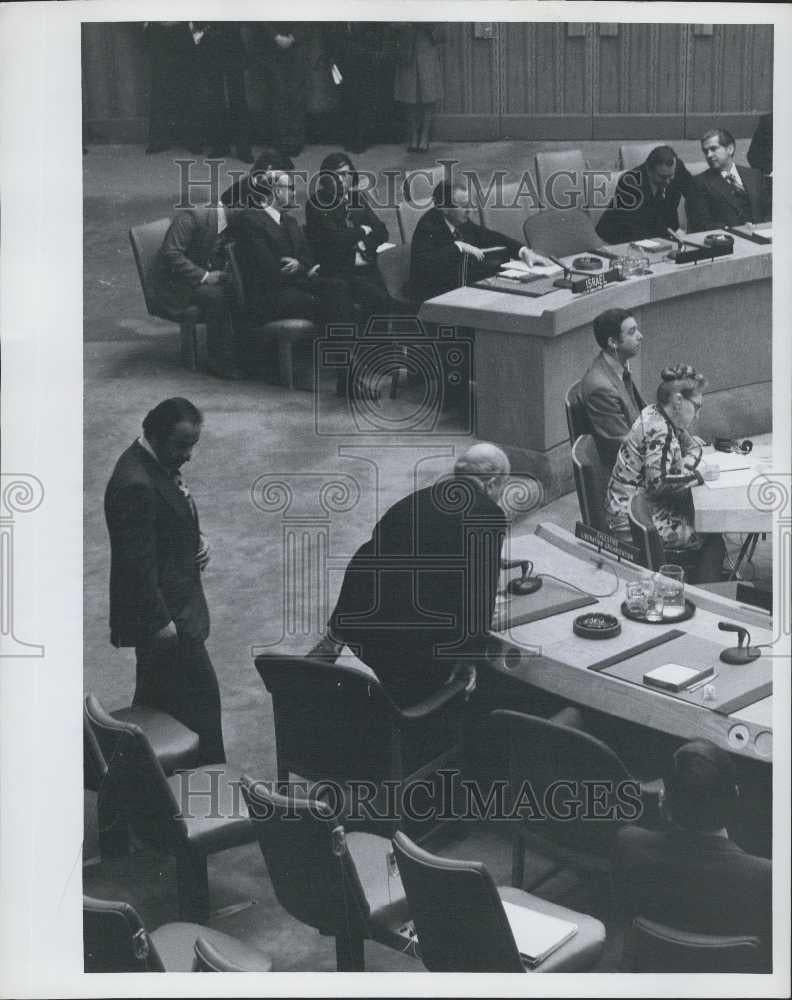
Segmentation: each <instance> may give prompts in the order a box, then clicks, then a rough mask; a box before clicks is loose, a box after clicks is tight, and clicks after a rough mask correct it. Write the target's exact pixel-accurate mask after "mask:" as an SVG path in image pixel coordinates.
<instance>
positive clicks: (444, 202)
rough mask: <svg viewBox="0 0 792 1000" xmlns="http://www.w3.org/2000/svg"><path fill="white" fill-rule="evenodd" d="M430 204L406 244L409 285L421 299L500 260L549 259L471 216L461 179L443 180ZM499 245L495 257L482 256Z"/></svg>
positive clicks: (481, 274)
mask: <svg viewBox="0 0 792 1000" xmlns="http://www.w3.org/2000/svg"><path fill="white" fill-rule="evenodd" d="M432 201H433V202H434V208H430V209H429V211H428V212H426V213H425V214H424V215H422V216H421V218H420V219H419V220H418V225H417V226H416V227H415V233H414V235H413V238H412V246H411V248H410V287H411V290H412V294H413V296H414V297H415V298H416V299H420V300H421V301H422V302H423V301H424V300H425V299H431V298H432V297H433V296H435V295H440V294H442V293H443V292H448V291H450V290H451V289H452V288H459V287H460V286H461V285H472V284H473V283H474V282H476V281H479V280H480V279H481V278H485V277H488V276H489V275H492V274H495V273H496V272H497V270H498V264H499V261H502V260H504V259H505V258H506V257H509V256H510V257H519V259H520V260H523V261H525V263H526V264H529V265H534V264H539V265H542V264H546V263H547V261H545V259H544V258H543V257H541V256H539V255H538V254H535V253H533V251H531V250H529V249H528V247H524V246H520V244H519V243H518V242H517V241H516V240H513V239H511V237H509V236H504V235H503V234H502V233H497V232H495V231H494V230H492V229H485V228H484V227H483V226H479V225H478V224H477V223H475V222H473V220H472V218H471V214H472V205H471V202H470V194H469V191H468V189H467V188H466V186H465V185H464V183H461V182H458V183H456V184H454V183H452V182H450V181H441V182H440V184H438V185H437V187H436V188H435V189H434V191H433V192H432ZM488 247H503V248H504V252H503V254H502V255H501V256H500V257H499V259H498V261H496V262H494V263H491V262H488V261H486V260H485V255H484V253H483V249H485V248H488Z"/></svg>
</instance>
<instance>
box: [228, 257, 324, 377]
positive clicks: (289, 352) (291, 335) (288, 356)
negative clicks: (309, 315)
mask: <svg viewBox="0 0 792 1000" xmlns="http://www.w3.org/2000/svg"><path fill="white" fill-rule="evenodd" d="M226 259H227V260H228V267H229V272H230V275H231V283H232V285H233V289H234V298H235V300H236V308H237V322H238V323H244V324H245V334H246V339H247V341H248V344H249V350H250V352H252V358H250V360H252V361H255V360H256V357H257V355H258V353H259V351H260V348H261V345H262V343H264V344H266V343H267V342H272V341H273V340H274V341H275V342H276V343H277V346H278V375H279V378H280V383H281V385H284V386H286V388H287V389H294V388H295V364H294V355H295V349H296V346H297V344H299V343H302V342H305V341H310V340H315V339H316V337H318V336H319V328H318V327H317V326H316V324H315V323H314V322H313V321H311V320H309V319H273V320H270V321H269V322H267V323H255V324H254V323H251V322H249V321H248V322H245V320H244V319H243V316H244V313H245V284H244V279H243V277H242V267H241V265H240V261H239V252H238V250H237V248H236V247H235V245H234V244H233V243H228V244H227V245H226ZM308 382H309V384H306V385H305V388H308V389H312V388H313V379H312V378H311V379H310V380H308Z"/></svg>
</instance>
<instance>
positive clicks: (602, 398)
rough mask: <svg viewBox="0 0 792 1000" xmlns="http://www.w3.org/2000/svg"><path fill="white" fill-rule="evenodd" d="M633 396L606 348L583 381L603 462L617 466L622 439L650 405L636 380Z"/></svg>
mask: <svg viewBox="0 0 792 1000" xmlns="http://www.w3.org/2000/svg"><path fill="white" fill-rule="evenodd" d="M633 390H634V395H632V396H631V395H630V393H629V392H628V391H627V387H626V386H625V384H624V382H622V380H621V379H620V378H619V376H618V374H617V373H616V372H615V371H614V370H613V368H612V367H611V365H609V364H608V362H607V361H606V360H605V358H604V357H603V355H602V351H600V353H599V354H598V355H597V357H596V358H594V361H593V362H592V363H591V367H590V368H589V370H588V371H587V372H586V374H585V375H584V376H583V379H582V381H581V384H580V398H581V400H582V402H583V405H584V406H585V407H586V412H587V413H588V416H589V420H590V421H591V424H592V427H593V428H594V438H595V440H596V442H597V450H598V451H599V453H600V458H601V459H602V463H603V465H606V466H607V468H609V469H611V468H613V465H614V463H615V461H616V456H617V454H618V453H619V447H620V445H621V442H622V438H623V437H624V436H625V434H626V433H627V431H629V429H630V428H631V427H632V425H633V424H634V423H635V421H636V420H637V419H638V416H639V414H640V412H641V410H642V409H643V408H644V406H645V405H646V404H645V403H644V401H643V399H642V398H641V394H640V392H639V391H638V387H637V386H636V384H635V382H633Z"/></svg>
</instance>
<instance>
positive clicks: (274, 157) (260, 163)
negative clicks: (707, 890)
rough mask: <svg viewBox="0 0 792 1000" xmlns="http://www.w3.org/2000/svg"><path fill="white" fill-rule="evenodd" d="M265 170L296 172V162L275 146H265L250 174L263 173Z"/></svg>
mask: <svg viewBox="0 0 792 1000" xmlns="http://www.w3.org/2000/svg"><path fill="white" fill-rule="evenodd" d="M265 170H294V161H293V160H292V158H291V157H290V156H286V154H285V153H281V151H280V150H279V149H276V148H275V147H274V146H265V147H264V149H262V151H261V152H260V153H259V155H258V156H257V157H256V161H255V163H254V164H253V166H252V167H251V168H250V173H251V174H255V173H263V172H264V171H265Z"/></svg>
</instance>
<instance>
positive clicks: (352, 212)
mask: <svg viewBox="0 0 792 1000" xmlns="http://www.w3.org/2000/svg"><path fill="white" fill-rule="evenodd" d="M323 205H327V206H329V207H327V208H324V207H322V206H323ZM361 226H369V228H370V229H371V233H369V235H368V236H365V235H364V234H363V230H362V229H361ZM305 230H306V234H307V236H308V239H309V240H310V241H311V243H312V245H313V248H314V252H315V253H316V258H317V260H318V261H319V263H320V265H321V268H322V275H323V277H325V278H330V277H333V276H335V275H340V274H344V273H345V272H349V271H352V270H354V267H355V250H356V248H357V244H358V243H359V242H360V241H361V240H362V241H363V243H364V244H365V247H366V250H365V252H364V254H363V256H364V258H365V259H366V260H367V261H368V262H369V263H374V262H375V261H376V259H377V247H378V246H379V245H380V243H384V242H385V241H386V240H387V239H388V229H387V227H386V226H385V224H384V223H383V222H382V221H381V220H380V219H379V218H378V217H377V215H376V214H375V212H374V209H373V208H372V207H371V203H370V202H369V200H368V198H367V197H366V195H365V194H364V193H362V192H352V193H351V196H350V202H349V203H347V202H346V201H341V200H338V199H333V197H332V191H331V190H327V192H326V197H324V196H320V197H319V198H311V199H310V200H309V201H308V203H307V205H306V206H305Z"/></svg>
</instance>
